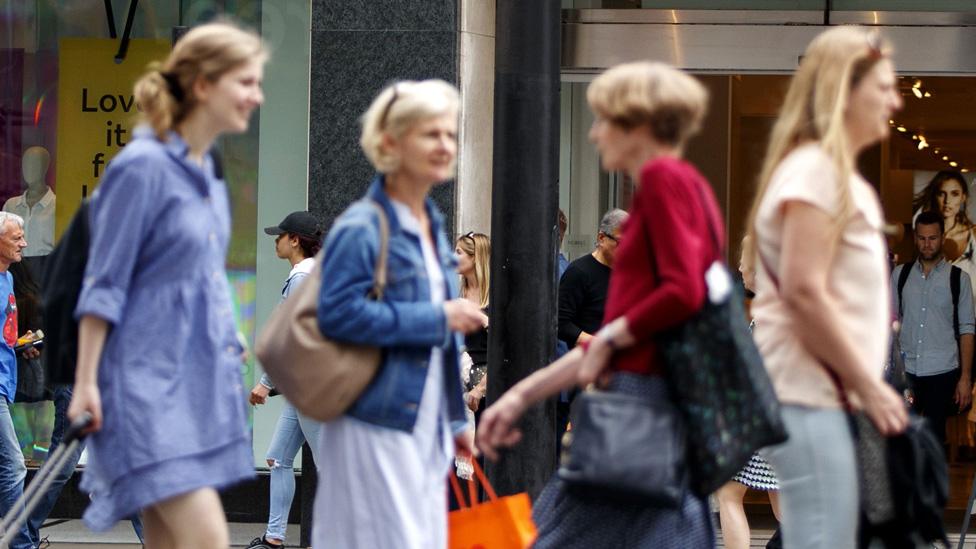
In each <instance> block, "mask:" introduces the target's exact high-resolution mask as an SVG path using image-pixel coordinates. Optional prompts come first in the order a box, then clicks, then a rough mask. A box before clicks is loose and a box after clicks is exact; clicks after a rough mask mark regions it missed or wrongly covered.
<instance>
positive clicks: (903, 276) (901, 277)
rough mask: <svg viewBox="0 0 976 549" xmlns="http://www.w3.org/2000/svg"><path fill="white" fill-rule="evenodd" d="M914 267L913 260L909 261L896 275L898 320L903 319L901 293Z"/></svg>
mask: <svg viewBox="0 0 976 549" xmlns="http://www.w3.org/2000/svg"><path fill="white" fill-rule="evenodd" d="M914 265H915V260H914V259H913V260H911V261H909V262H908V263H905V264H904V265H902V266H901V272H900V273H898V319H899V320H901V319H902V317H904V307H902V304H901V291H902V290H904V289H905V283H906V282H908V275H910V274H912V267H913V266H914Z"/></svg>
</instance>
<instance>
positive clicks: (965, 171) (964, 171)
mask: <svg viewBox="0 0 976 549" xmlns="http://www.w3.org/2000/svg"><path fill="white" fill-rule="evenodd" d="M959 171H961V172H962V173H969V168H963V169H961V170H959Z"/></svg>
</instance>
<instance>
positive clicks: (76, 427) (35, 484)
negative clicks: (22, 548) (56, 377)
mask: <svg viewBox="0 0 976 549" xmlns="http://www.w3.org/2000/svg"><path fill="white" fill-rule="evenodd" d="M91 423H92V416H91V414H90V413H88V412H84V413H82V414H81V415H80V416H78V418H77V419H75V420H74V421H72V422H71V425H69V426H68V428H67V429H66V430H65V433H64V438H63V439H62V440H61V444H60V445H59V446H58V447H57V449H56V450H55V451H54V452H51V453H50V454H48V457H47V460H46V461H45V462H44V465H43V466H42V467H41V468H40V469H38V471H37V473H36V474H35V475H34V480H33V481H31V483H30V485H28V487H27V489H26V490H24V492H23V494H22V495H21V497H20V499H18V500H17V502H16V503H14V505H13V507H12V508H11V510H10V512H8V513H7V516H5V517H2V520H0V536H2V538H0V549H6V548H7V547H8V546H9V544H10V542H11V541H12V540H13V538H14V537H15V536H16V535H17V532H18V529H17V528H16V526H17V525H19V524H21V523H23V522H24V521H25V520H27V518H28V517H29V516H30V513H31V512H33V510H34V508H35V507H37V504H38V503H40V500H41V497H42V496H43V495H44V493H45V492H46V491H47V488H48V486H50V485H51V482H52V481H53V480H54V477H55V476H56V475H57V473H58V472H60V471H61V470H62V469H63V468H64V466H65V465H66V464H67V463H68V460H69V458H70V457H71V454H72V453H73V452H74V451H75V449H76V448H77V447H78V444H80V441H81V440H83V439H84V438H85V436H86V435H87V433H85V429H87V428H88V427H89V426H90V425H91Z"/></svg>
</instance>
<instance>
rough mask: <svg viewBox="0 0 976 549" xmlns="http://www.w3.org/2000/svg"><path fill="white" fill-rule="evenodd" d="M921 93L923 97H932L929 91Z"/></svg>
mask: <svg viewBox="0 0 976 549" xmlns="http://www.w3.org/2000/svg"><path fill="white" fill-rule="evenodd" d="M922 95H924V96H925V97H932V94H931V93H929V92H925V93H924V94H922Z"/></svg>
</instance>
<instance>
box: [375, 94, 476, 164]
mask: <svg viewBox="0 0 976 549" xmlns="http://www.w3.org/2000/svg"><path fill="white" fill-rule="evenodd" d="M459 103H460V99H459V96H458V90H457V88H455V87H454V86H452V85H451V84H448V83H447V82H445V81H443V80H436V79H435V80H423V81H420V82H417V81H412V80H404V81H400V82H396V83H394V84H392V85H390V86H387V87H386V88H385V89H384V90H383V91H381V92H380V93H379V95H377V96H376V99H373V102H372V103H371V104H370V106H369V108H368V109H366V112H365V113H364V114H363V117H362V124H363V133H362V135H361V136H360V138H359V145H360V146H361V147H362V148H363V152H364V153H366V157H367V158H369V161H370V163H372V164H373V167H374V168H376V171H378V172H381V173H390V172H393V171H395V170H396V169H397V168H398V167H399V164H400V160H399V159H398V158H396V157H394V155H392V154H390V153H389V152H388V151H386V150H385V148H384V147H383V136H384V135H389V136H390V137H393V138H395V139H399V138H400V137H402V136H403V134H405V133H407V130H409V129H410V128H411V127H412V126H413V125H414V124H416V123H418V122H420V121H422V120H427V119H430V118H434V117H437V116H442V115H445V114H450V115H454V116H457V112H458V104H459Z"/></svg>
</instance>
